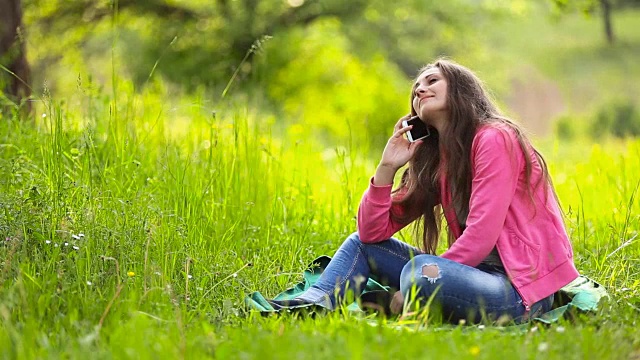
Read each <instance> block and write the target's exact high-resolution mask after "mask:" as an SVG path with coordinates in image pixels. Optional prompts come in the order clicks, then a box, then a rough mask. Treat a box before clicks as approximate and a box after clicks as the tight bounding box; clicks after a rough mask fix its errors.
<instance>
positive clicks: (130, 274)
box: [127, 271, 136, 277]
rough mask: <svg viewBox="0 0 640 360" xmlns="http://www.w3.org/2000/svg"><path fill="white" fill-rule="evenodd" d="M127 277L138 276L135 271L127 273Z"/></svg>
mask: <svg viewBox="0 0 640 360" xmlns="http://www.w3.org/2000/svg"><path fill="white" fill-rule="evenodd" d="M127 276H129V277H134V276H136V273H134V272H133V271H129V272H128V273H127Z"/></svg>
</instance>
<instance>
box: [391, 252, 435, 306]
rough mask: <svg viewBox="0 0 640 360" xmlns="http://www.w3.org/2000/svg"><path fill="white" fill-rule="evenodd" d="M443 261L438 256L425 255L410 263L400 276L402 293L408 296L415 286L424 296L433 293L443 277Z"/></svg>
mask: <svg viewBox="0 0 640 360" xmlns="http://www.w3.org/2000/svg"><path fill="white" fill-rule="evenodd" d="M441 260H442V259H441V258H440V257H438V256H435V255H427V254H423V255H418V256H416V257H415V258H413V260H411V261H409V262H408V263H407V264H406V265H405V266H404V268H403V269H402V274H401V275H400V290H401V291H402V293H403V294H405V295H406V294H407V293H408V292H409V291H410V290H411V288H412V287H413V286H414V285H415V286H416V287H417V288H418V289H420V292H421V293H422V294H423V295H427V296H428V295H430V294H431V293H433V291H435V289H436V287H437V285H438V281H439V280H441V279H442V275H443V270H442V267H441V266H440V262H441Z"/></svg>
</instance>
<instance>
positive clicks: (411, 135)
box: [404, 116, 431, 142]
mask: <svg viewBox="0 0 640 360" xmlns="http://www.w3.org/2000/svg"><path fill="white" fill-rule="evenodd" d="M404 123H406V125H405V126H408V125H413V128H412V129H411V130H410V131H409V132H407V138H408V139H409V141H411V142H414V141H417V140H420V139H424V138H426V137H427V136H429V135H431V133H430V132H429V128H428V127H427V125H426V124H425V123H423V122H422V120H420V118H419V117H417V116H414V117H412V118H411V119H409V120H407V121H404Z"/></svg>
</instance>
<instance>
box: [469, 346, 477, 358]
mask: <svg viewBox="0 0 640 360" xmlns="http://www.w3.org/2000/svg"><path fill="white" fill-rule="evenodd" d="M469 353H470V354H471V355H473V356H478V354H480V347H478V346H472V347H471V349H469Z"/></svg>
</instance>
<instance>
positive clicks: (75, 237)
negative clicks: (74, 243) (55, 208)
mask: <svg viewBox="0 0 640 360" xmlns="http://www.w3.org/2000/svg"><path fill="white" fill-rule="evenodd" d="M71 237H72V238H74V239H76V240H80V236H78V235H75V234H71Z"/></svg>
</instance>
